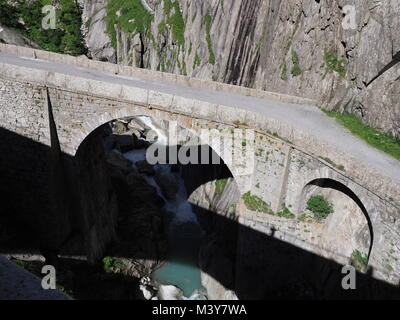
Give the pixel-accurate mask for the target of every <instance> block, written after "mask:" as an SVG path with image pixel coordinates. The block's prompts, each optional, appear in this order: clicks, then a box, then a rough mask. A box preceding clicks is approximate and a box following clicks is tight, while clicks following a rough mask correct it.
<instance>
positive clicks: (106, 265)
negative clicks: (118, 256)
mask: <svg viewBox="0 0 400 320" xmlns="http://www.w3.org/2000/svg"><path fill="white" fill-rule="evenodd" d="M113 266H114V259H113V258H112V257H104V258H103V269H104V271H105V272H110V271H111V268H112V267H113Z"/></svg>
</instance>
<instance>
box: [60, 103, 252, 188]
mask: <svg viewBox="0 0 400 320" xmlns="http://www.w3.org/2000/svg"><path fill="white" fill-rule="evenodd" d="M140 116H145V117H150V118H151V119H153V120H155V121H156V122H161V121H166V122H171V121H175V122H176V123H177V126H178V127H180V128H181V129H183V130H187V131H188V132H189V134H190V135H192V136H196V137H200V129H201V128H200V127H199V126H198V125H199V122H198V121H200V120H199V119H195V118H191V117H190V116H184V115H180V114H173V113H170V112H167V111H163V110H158V109H152V108H150V107H144V106H141V105H134V106H132V107H123V108H118V109H115V110H110V112H103V113H96V112H94V113H93V116H92V117H91V118H90V119H88V120H86V121H84V122H83V123H82V124H81V125H79V127H77V128H72V132H71V140H70V141H68V144H66V145H65V147H64V148H63V149H65V152H66V153H67V154H69V155H71V156H73V157H74V156H75V155H76V154H77V151H78V149H79V147H80V146H81V144H82V142H83V141H84V140H85V139H86V138H87V137H88V136H89V135H90V134H91V133H92V132H94V131H95V130H96V129H97V128H99V127H101V126H102V125H104V124H106V123H109V122H112V121H114V120H118V119H124V118H137V117H140ZM226 128H228V126H227V127H226ZM226 128H224V129H226ZM199 140H200V139H199ZM204 145H206V144H204ZM207 145H208V146H209V147H210V149H211V152H212V153H215V154H216V155H217V157H218V158H220V159H221V164H224V165H226V166H227V167H228V169H229V171H230V173H231V177H233V178H234V180H235V181H236V182H237V184H238V187H239V189H240V192H242V190H241V189H243V190H244V188H243V187H241V185H242V183H241V182H242V181H246V182H247V181H248V179H247V178H244V176H243V175H242V174H241V173H240V168H236V166H235V165H234V164H232V163H231V164H230V163H229V162H228V161H226V160H227V159H225V156H224V154H223V151H222V148H221V150H217V149H215V148H213V147H212V146H211V145H209V144H207ZM225 178H226V177H225ZM243 183H244V182H243Z"/></svg>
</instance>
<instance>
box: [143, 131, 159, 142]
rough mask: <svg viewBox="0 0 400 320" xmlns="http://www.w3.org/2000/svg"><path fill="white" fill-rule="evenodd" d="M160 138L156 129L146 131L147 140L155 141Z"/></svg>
mask: <svg viewBox="0 0 400 320" xmlns="http://www.w3.org/2000/svg"><path fill="white" fill-rule="evenodd" d="M157 139H158V133H157V132H156V131H154V130H151V129H150V130H147V131H146V132H145V140H146V141H147V142H149V143H154V142H156V141H157Z"/></svg>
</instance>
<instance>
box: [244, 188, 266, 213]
mask: <svg viewBox="0 0 400 320" xmlns="http://www.w3.org/2000/svg"><path fill="white" fill-rule="evenodd" d="M242 199H243V200H244V204H245V206H246V208H247V209H249V210H251V211H257V212H264V213H269V214H271V213H272V210H271V208H270V207H269V205H268V204H267V203H266V202H265V201H264V200H262V199H261V198H259V197H257V196H256V195H253V194H251V192H250V191H248V192H246V193H245V194H244V195H243V196H242Z"/></svg>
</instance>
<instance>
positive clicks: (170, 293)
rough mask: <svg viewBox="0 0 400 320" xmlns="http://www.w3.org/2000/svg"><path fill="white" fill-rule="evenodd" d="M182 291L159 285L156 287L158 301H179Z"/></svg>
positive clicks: (170, 286) (173, 287)
mask: <svg viewBox="0 0 400 320" xmlns="http://www.w3.org/2000/svg"><path fill="white" fill-rule="evenodd" d="M182 296H183V291H182V290H181V289H179V288H178V287H175V286H172V285H160V286H159V287H158V298H159V299H160V300H180V298H181V297H182Z"/></svg>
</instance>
